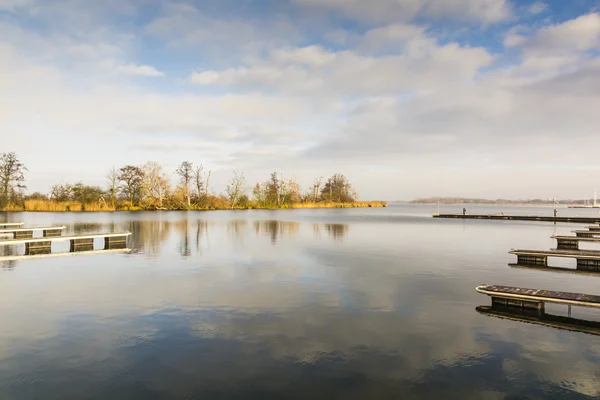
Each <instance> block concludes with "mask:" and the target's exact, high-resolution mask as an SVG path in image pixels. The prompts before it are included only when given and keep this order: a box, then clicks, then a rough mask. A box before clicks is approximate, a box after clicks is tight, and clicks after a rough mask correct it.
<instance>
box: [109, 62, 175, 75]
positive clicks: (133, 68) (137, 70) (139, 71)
mask: <svg viewBox="0 0 600 400" xmlns="http://www.w3.org/2000/svg"><path fill="white" fill-rule="evenodd" d="M117 70H118V71H119V72H122V73H124V74H128V75H136V76H149V77H158V76H165V74H164V72H162V71H159V70H157V69H156V68H154V67H152V66H150V65H135V64H129V65H120V66H118V67H117Z"/></svg>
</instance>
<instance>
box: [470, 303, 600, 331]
mask: <svg viewBox="0 0 600 400" xmlns="http://www.w3.org/2000/svg"><path fill="white" fill-rule="evenodd" d="M475 310H476V311H477V312H478V313H480V314H483V315H487V316H490V317H496V318H500V319H508V320H511V321H519V322H525V323H530V324H536V325H543V326H548V327H552V328H556V329H562V330H568V331H573V332H581V333H587V334H590V335H598V336H600V322H598V321H590V320H585V319H579V318H573V317H563V316H560V315H553V314H547V313H545V312H543V311H542V312H539V311H537V310H532V309H516V308H514V309H513V308H504V307H497V306H478V307H476V308H475Z"/></svg>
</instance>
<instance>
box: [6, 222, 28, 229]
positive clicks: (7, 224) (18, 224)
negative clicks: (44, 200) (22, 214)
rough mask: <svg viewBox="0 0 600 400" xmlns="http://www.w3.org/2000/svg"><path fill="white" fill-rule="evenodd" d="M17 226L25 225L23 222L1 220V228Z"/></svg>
mask: <svg viewBox="0 0 600 400" xmlns="http://www.w3.org/2000/svg"><path fill="white" fill-rule="evenodd" d="M15 226H23V223H22V222H0V229H7V228H14V227H15Z"/></svg>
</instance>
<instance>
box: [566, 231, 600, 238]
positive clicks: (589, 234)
mask: <svg viewBox="0 0 600 400" xmlns="http://www.w3.org/2000/svg"><path fill="white" fill-rule="evenodd" d="M571 232H573V233H574V234H575V235H576V236H577V237H596V236H600V231H595V230H587V231H584V230H583V229H578V230H575V231H571Z"/></svg>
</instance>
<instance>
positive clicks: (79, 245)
mask: <svg viewBox="0 0 600 400" xmlns="http://www.w3.org/2000/svg"><path fill="white" fill-rule="evenodd" d="M129 235H131V232H121V233H97V234H92V235H79V236H50V237H43V238H24V239H10V240H0V246H10V245H19V244H24V245H25V255H37V254H49V253H51V251H52V250H51V248H52V242H57V241H67V240H68V241H69V242H70V251H71V252H82V251H92V250H94V239H98V238H101V239H104V249H105V250H112V249H124V248H126V247H127V237H128V236H129Z"/></svg>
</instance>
